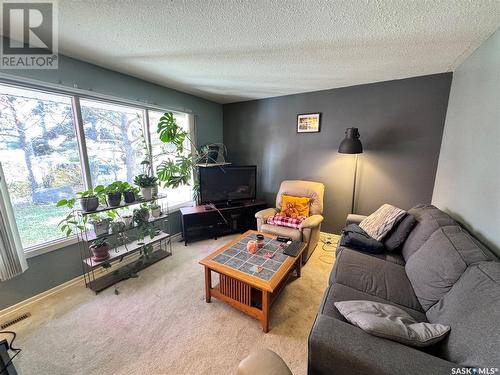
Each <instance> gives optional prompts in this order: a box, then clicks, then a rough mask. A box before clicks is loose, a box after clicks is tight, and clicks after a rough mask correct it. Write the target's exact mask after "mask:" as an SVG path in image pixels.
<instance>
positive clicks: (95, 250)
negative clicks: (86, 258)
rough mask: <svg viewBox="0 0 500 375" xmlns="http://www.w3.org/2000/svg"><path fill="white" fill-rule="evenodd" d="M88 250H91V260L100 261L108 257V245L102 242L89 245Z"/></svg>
mask: <svg viewBox="0 0 500 375" xmlns="http://www.w3.org/2000/svg"><path fill="white" fill-rule="evenodd" d="M90 251H92V255H93V257H92V260H93V261H96V262H101V261H103V260H106V259H108V258H109V245H108V244H104V245H101V246H90Z"/></svg>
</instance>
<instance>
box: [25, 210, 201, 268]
mask: <svg viewBox="0 0 500 375" xmlns="http://www.w3.org/2000/svg"><path fill="white" fill-rule="evenodd" d="M192 205H193V202H182V203H176V204H173V205H171V206H169V207H168V213H169V214H172V213H174V212H176V211H179V209H180V208H182V207H190V206H192ZM76 243H78V239H77V237H76V235H75V236H71V237H68V238H62V239H59V240H54V241H51V242H46V243H43V244H40V245H36V246H31V247H28V248H26V249H25V250H24V254H25V255H26V259H29V258H33V257H36V256H39V255H43V254H47V253H50V252H51V251H56V250H59V249H62V248H63V247H67V246H71V245H74V244H76Z"/></svg>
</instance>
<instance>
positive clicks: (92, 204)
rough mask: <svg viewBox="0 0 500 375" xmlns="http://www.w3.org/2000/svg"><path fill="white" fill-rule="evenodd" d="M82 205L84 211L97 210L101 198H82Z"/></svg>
mask: <svg viewBox="0 0 500 375" xmlns="http://www.w3.org/2000/svg"><path fill="white" fill-rule="evenodd" d="M80 206H81V207H82V210H83V211H84V212H92V211H95V210H97V207H99V198H97V197H95V196H93V197H83V198H80Z"/></svg>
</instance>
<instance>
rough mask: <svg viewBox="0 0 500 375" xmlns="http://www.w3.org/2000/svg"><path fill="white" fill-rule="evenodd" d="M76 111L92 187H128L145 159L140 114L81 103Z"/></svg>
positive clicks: (96, 103)
mask: <svg viewBox="0 0 500 375" xmlns="http://www.w3.org/2000/svg"><path fill="white" fill-rule="evenodd" d="M80 107H81V111H82V120H83V124H84V129H85V142H86V144H87V154H88V157H89V165H90V174H91V179H92V183H93V184H94V185H108V184H110V183H111V182H113V181H117V180H118V181H127V182H129V183H132V182H133V179H134V176H136V175H138V174H139V173H141V170H142V169H141V161H143V160H144V158H145V156H146V152H145V148H146V141H145V139H144V137H143V134H144V133H143V128H144V111H143V110H141V109H136V108H130V107H125V106H121V105H116V104H108V103H102V102H97V101H93V100H92V101H91V100H83V99H82V100H81V101H80Z"/></svg>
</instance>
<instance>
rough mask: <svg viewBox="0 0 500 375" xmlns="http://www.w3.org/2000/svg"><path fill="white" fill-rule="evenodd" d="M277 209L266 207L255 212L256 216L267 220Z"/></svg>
mask: <svg viewBox="0 0 500 375" xmlns="http://www.w3.org/2000/svg"><path fill="white" fill-rule="evenodd" d="M277 211H278V210H277V209H276V208H266V209H265V210H261V211H259V212H257V213H255V218H256V219H261V220H263V221H266V220H267V218H268V217H271V216H274V215H275V214H276V212H277Z"/></svg>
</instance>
